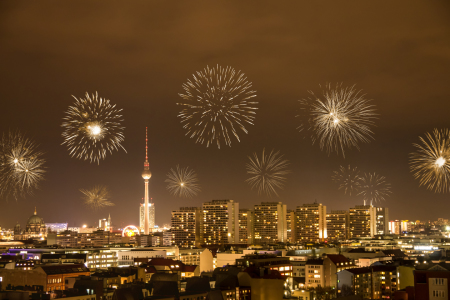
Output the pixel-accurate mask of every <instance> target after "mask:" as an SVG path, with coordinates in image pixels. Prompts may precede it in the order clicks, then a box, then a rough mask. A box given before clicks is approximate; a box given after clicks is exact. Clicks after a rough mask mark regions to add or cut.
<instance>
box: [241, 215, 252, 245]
mask: <svg viewBox="0 0 450 300" xmlns="http://www.w3.org/2000/svg"><path fill="white" fill-rule="evenodd" d="M253 225H254V213H253V211H252V210H251V209H239V244H247V245H251V244H253V242H254V240H253V237H254V232H255V231H254V226H253Z"/></svg>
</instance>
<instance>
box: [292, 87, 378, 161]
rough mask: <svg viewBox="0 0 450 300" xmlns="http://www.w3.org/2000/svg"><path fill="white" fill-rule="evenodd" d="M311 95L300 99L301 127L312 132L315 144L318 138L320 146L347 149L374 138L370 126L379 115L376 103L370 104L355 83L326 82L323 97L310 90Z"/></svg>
mask: <svg viewBox="0 0 450 300" xmlns="http://www.w3.org/2000/svg"><path fill="white" fill-rule="evenodd" d="M310 93H311V95H312V97H310V98H307V99H303V100H300V104H301V105H300V108H301V113H300V114H299V115H297V117H299V119H300V120H301V124H300V126H298V129H299V130H300V131H302V130H303V129H305V128H307V129H308V130H310V131H311V132H312V135H311V137H312V141H313V144H314V143H315V141H319V145H320V148H321V149H322V150H324V149H325V150H326V151H327V152H328V154H330V153H331V152H336V153H338V154H339V153H342V155H343V156H344V157H345V149H347V148H349V149H350V148H352V147H355V148H357V149H358V150H359V143H360V142H364V143H368V142H370V140H371V139H373V137H372V135H373V132H372V130H371V127H372V126H373V125H374V121H373V120H374V119H375V118H376V113H375V106H374V105H372V104H370V101H369V100H367V99H366V98H365V97H364V95H362V94H361V91H357V90H355V88H354V86H351V87H346V88H343V87H342V86H341V85H336V87H334V88H333V87H331V85H330V84H328V85H326V87H325V89H324V91H323V93H322V94H323V95H322V97H318V96H316V95H315V94H314V93H313V92H310Z"/></svg>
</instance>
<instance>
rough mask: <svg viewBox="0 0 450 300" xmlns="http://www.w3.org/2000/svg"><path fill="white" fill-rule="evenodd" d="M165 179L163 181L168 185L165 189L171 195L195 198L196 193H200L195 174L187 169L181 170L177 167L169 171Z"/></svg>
mask: <svg viewBox="0 0 450 300" xmlns="http://www.w3.org/2000/svg"><path fill="white" fill-rule="evenodd" d="M167 177H168V178H167V179H166V180H165V182H167V183H168V185H167V189H168V190H169V192H170V193H171V194H173V195H176V196H179V197H189V198H191V197H192V196H197V193H198V192H200V185H198V184H197V182H198V179H197V174H196V173H195V172H194V170H192V169H189V167H186V168H184V169H183V168H180V166H179V165H177V166H176V169H170V172H169V173H168V174H167Z"/></svg>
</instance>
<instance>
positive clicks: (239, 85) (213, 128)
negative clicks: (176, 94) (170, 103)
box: [177, 66, 258, 148]
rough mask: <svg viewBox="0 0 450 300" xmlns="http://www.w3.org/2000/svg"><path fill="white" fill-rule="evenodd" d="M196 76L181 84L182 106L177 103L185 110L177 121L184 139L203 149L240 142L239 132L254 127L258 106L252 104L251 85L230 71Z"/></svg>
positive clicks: (219, 69) (214, 70)
mask: <svg viewBox="0 0 450 300" xmlns="http://www.w3.org/2000/svg"><path fill="white" fill-rule="evenodd" d="M196 74H197V75H195V74H194V75H193V80H190V79H188V82H187V83H185V84H183V89H184V94H180V97H181V98H182V99H183V100H184V102H183V103H177V104H178V105H182V106H184V109H183V110H182V111H181V112H180V113H179V114H178V117H180V118H181V123H182V124H183V128H185V129H186V130H187V132H186V135H187V136H189V137H190V138H195V139H196V142H199V143H201V144H203V143H204V142H206V146H209V145H211V144H213V143H216V144H217V147H218V148H220V144H221V142H223V143H225V145H228V146H231V137H232V136H234V137H235V138H236V139H237V140H238V141H240V139H239V135H238V129H240V130H241V131H243V132H245V133H248V131H247V129H246V128H245V125H246V124H251V125H253V121H254V119H255V114H256V113H255V110H256V109H257V108H256V107H254V106H255V105H256V104H258V102H255V101H253V100H252V99H253V98H254V97H256V94H255V91H253V90H251V87H252V84H251V82H248V81H247V78H246V77H245V75H244V74H243V73H241V71H237V72H236V71H235V70H234V69H233V68H231V67H226V68H222V67H220V66H217V67H215V68H214V67H213V68H209V67H206V68H205V69H204V70H203V71H199V72H197V73H196Z"/></svg>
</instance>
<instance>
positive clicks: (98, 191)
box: [80, 185, 115, 210]
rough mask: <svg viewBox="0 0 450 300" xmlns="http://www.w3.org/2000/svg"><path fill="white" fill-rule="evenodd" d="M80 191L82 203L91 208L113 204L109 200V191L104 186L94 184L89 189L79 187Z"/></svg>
mask: <svg viewBox="0 0 450 300" xmlns="http://www.w3.org/2000/svg"><path fill="white" fill-rule="evenodd" d="M80 192H81V193H83V197H82V199H83V200H84V204H86V205H87V206H88V207H90V208H91V209H93V210H99V209H102V208H104V207H106V206H114V205H115V204H114V203H112V202H111V201H109V199H108V198H109V197H110V195H109V191H108V189H107V188H106V187H105V186H102V185H96V186H94V187H93V188H91V189H90V190H85V189H80Z"/></svg>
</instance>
